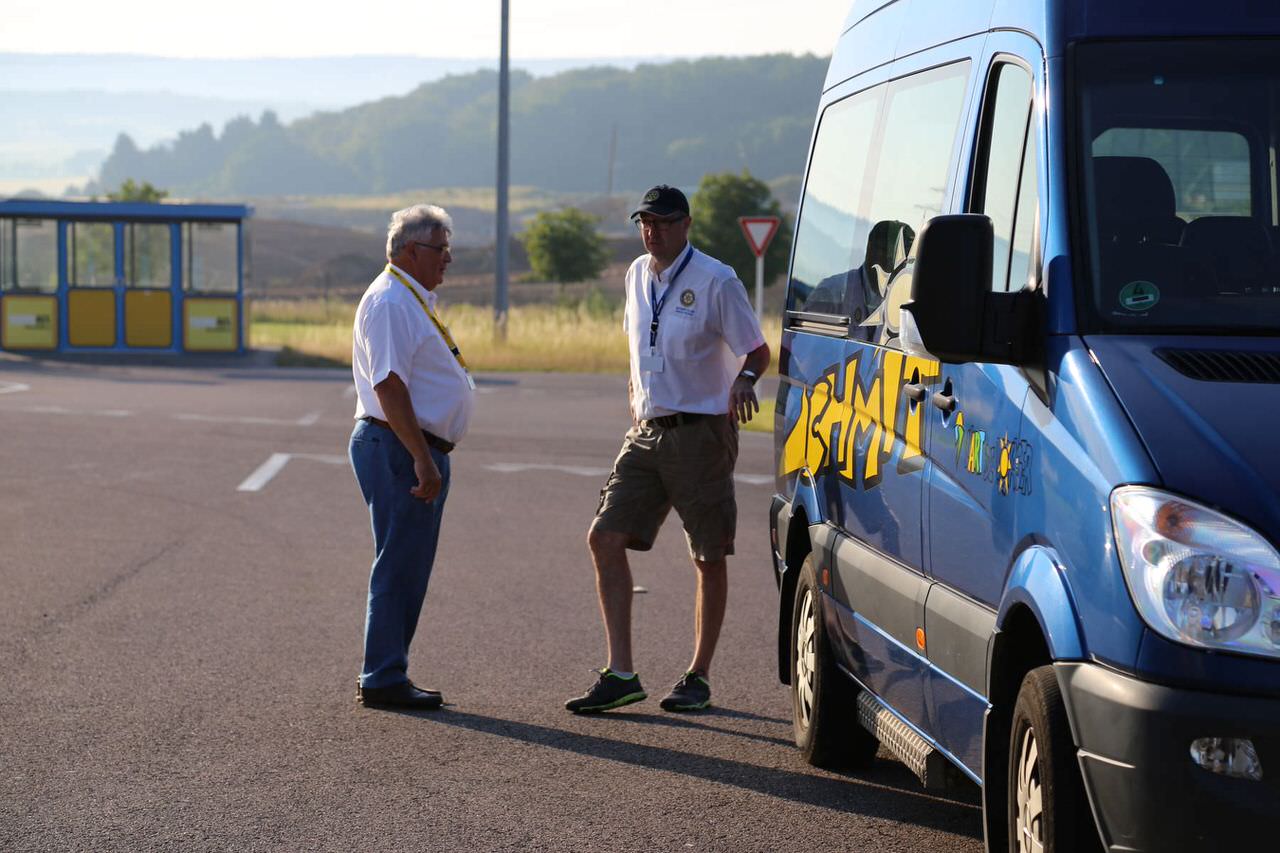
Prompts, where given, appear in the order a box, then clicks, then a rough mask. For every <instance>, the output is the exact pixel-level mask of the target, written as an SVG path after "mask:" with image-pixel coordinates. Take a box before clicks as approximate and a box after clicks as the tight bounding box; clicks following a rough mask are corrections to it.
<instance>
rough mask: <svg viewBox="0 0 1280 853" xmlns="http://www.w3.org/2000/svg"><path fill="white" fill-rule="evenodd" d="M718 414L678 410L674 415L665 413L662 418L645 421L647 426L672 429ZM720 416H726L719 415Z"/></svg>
mask: <svg viewBox="0 0 1280 853" xmlns="http://www.w3.org/2000/svg"><path fill="white" fill-rule="evenodd" d="M714 417H717V415H708V414H704V413H700V412H676V413H675V414H674V415H663V416H662V417H660V418H649V419H648V420H647V421H644V424H645V426H656V427H662V428H663V429H671V428H672V427H678V426H683V425H684V424H691V423H694V422H696V421H700V420H702V419H703V418H714ZM718 417H724V415H719V416H718Z"/></svg>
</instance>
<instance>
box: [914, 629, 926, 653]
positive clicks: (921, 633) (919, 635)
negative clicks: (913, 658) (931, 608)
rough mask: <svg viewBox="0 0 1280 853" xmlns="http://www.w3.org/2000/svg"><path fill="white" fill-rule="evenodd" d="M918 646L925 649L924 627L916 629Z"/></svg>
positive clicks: (921, 649) (922, 649)
mask: <svg viewBox="0 0 1280 853" xmlns="http://www.w3.org/2000/svg"><path fill="white" fill-rule="evenodd" d="M916 646H917V647H919V649H920V651H924V629H923V628H917V629H916Z"/></svg>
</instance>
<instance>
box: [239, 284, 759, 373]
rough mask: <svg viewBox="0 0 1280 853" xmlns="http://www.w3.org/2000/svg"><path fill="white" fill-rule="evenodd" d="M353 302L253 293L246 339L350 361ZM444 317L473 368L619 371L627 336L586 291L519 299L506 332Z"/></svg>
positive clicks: (314, 358)
mask: <svg viewBox="0 0 1280 853" xmlns="http://www.w3.org/2000/svg"><path fill="white" fill-rule="evenodd" d="M354 316H355V306H354V305H351V304H348V303H342V302H333V301H330V302H325V301H323V300H319V299H312V300H299V301H286V300H258V301H255V302H253V303H252V304H251V308H250V323H249V343H250V346H252V347H255V348H271V347H280V348H281V349H282V350H283V351H284V353H285V355H286V358H285V359H284V360H285V361H287V362H289V363H293V364H347V365H349V364H350V363H351V322H352V319H353V318H354ZM443 319H444V321H445V322H446V323H448V325H449V329H450V331H452V332H453V336H454V338H455V339H456V340H457V341H458V345H459V347H461V349H462V354H463V356H464V357H465V358H466V360H467V364H468V365H469V366H470V367H471V368H472V369H473V370H475V371H478V372H485V371H553V372H565V373H622V372H625V371H626V369H627V343H626V338H625V337H624V336H623V334H622V314H621V311H620V309H619V308H617V307H615V306H611V305H606V304H602V301H601V300H600V299H593V298H588V299H585V300H582V301H579V302H577V303H576V304H572V305H523V306H517V307H514V308H512V309H511V311H510V314H509V317H508V321H507V339H506V340H505V341H498V340H496V339H495V337H494V333H493V312H492V309H490V308H485V307H478V306H472V305H455V306H452V307H449V308H446V309H445V310H444V312H443ZM764 331H765V337H766V339H767V340H768V341H769V342H770V345H771V346H773V347H775V349H776V345H777V342H778V339H779V337H780V335H781V324H780V321H779V320H777V319H776V318H772V317H770V318H766V321H765V324H764Z"/></svg>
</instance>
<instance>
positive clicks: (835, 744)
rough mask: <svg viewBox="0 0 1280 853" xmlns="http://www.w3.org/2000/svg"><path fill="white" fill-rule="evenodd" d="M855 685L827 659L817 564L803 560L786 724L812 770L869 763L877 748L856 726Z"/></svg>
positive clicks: (794, 613)
mask: <svg viewBox="0 0 1280 853" xmlns="http://www.w3.org/2000/svg"><path fill="white" fill-rule="evenodd" d="M857 690H858V688H857V685H855V684H854V682H852V681H851V680H849V678H848V677H847V676H846V675H845V674H844V673H842V672H840V670H839V669H837V668H836V665H835V661H834V660H833V659H832V655H831V647H830V645H829V643H828V640H827V629H826V625H825V623H824V622H823V619H822V590H821V588H820V587H819V586H818V572H817V561H816V560H815V559H814V556H813V554H809V555H808V556H807V557H805V558H804V563H803V564H802V565H801V567H800V576H799V577H798V578H797V579H796V594H795V598H794V599H793V603H792V607H791V719H792V726H793V729H794V732H795V740H796V746H798V747H799V748H800V754H801V755H802V756H804V760H805V761H806V762H808V763H809V764H812V765H813V766H814V767H826V768H836V767H858V766H862V765H865V764H868V763H870V762H871V761H872V760H873V759H874V758H875V755H876V750H877V749H879V746H880V744H879V742H878V741H877V740H876V739H875V737H873V736H872V735H871V733H870V732H868V731H866V730H865V729H864V728H862V727H861V726H860V725H859V724H858V721H857V713H856V710H855V708H854V699H855V698H856V697H857Z"/></svg>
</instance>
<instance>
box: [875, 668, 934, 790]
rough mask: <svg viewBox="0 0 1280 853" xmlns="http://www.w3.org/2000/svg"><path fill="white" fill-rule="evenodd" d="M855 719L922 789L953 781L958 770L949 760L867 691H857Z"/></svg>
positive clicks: (930, 788) (931, 788)
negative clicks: (894, 756)
mask: <svg viewBox="0 0 1280 853" xmlns="http://www.w3.org/2000/svg"><path fill="white" fill-rule="evenodd" d="M858 722H859V723H860V724H861V725H862V727H863V728H864V729H866V730H867V731H869V732H871V734H873V735H875V738H876V740H878V741H880V743H882V744H884V745H885V746H887V747H888V748H889V750H890V751H891V752H892V753H893V754H894V755H896V756H898V758H899V760H901V761H902V763H903V764H905V765H907V767H908V768H910V770H911V772H912V773H914V774H916V776H918V777H919V779H920V782H921V784H923V785H924V787H925V789H926V790H930V791H943V790H946V789H948V788H949V787H951V786H952V785H953V784H954V776H955V775H957V773H958V771H954V770H952V768H951V762H950V761H948V760H947V759H946V757H945V756H943V754H942V753H940V752H938V750H936V749H934V748H933V747H932V746H930V745H929V743H928V742H927V741H926V740H925V739H924V738H922V737H920V735H918V734H916V732H915V731H914V730H913V729H912V728H911V727H910V726H908V725H907V724H906V723H904V722H902V720H900V719H898V718H897V717H896V716H895V715H894V714H893V712H892V711H890V710H889V709H888V708H886V707H885V706H884V704H883V703H882V702H881V701H880V700H879V699H877V698H876V697H875V696H873V695H872V694H871V693H870V692H869V691H867V690H861V691H859V692H858Z"/></svg>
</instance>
